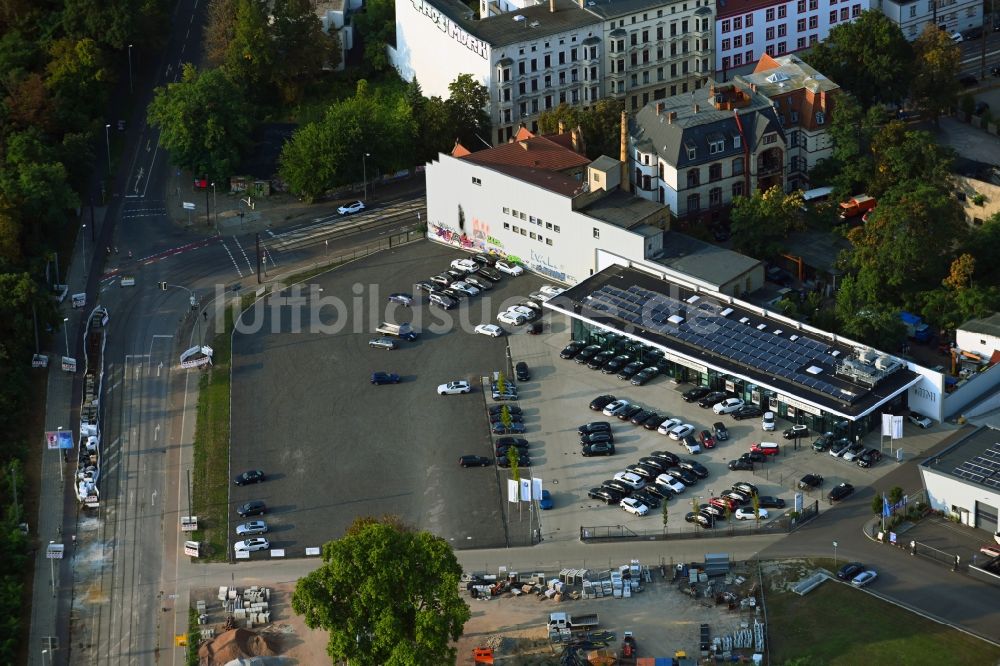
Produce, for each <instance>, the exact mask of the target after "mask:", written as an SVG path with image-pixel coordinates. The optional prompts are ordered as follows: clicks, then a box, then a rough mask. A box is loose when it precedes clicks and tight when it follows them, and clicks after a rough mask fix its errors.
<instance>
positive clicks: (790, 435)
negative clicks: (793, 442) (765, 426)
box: [781, 424, 809, 439]
mask: <svg viewBox="0 0 1000 666" xmlns="http://www.w3.org/2000/svg"><path fill="white" fill-rule="evenodd" d="M781 436H782V437H784V438H785V439H798V438H800V437H808V436H809V426H806V425H802V424H797V425H793V426H792V427H791V428H788V429H787V430H785V432H783V433H781Z"/></svg>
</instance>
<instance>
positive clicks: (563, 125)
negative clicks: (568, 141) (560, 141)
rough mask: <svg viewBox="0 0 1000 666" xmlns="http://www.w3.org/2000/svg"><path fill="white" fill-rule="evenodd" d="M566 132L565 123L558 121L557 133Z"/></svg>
mask: <svg viewBox="0 0 1000 666" xmlns="http://www.w3.org/2000/svg"><path fill="white" fill-rule="evenodd" d="M565 132H566V123H564V122H563V121H561V120H560V121H559V133H560V134H564V133H565Z"/></svg>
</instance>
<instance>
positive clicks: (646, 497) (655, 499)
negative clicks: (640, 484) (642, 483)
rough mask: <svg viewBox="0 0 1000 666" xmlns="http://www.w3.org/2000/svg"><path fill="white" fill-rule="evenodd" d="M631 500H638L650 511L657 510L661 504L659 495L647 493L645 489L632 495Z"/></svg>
mask: <svg viewBox="0 0 1000 666" xmlns="http://www.w3.org/2000/svg"><path fill="white" fill-rule="evenodd" d="M632 498H633V499H636V500H639V501H640V502H642V503H643V504H645V505H646V506H648V507H649V508H650V509H658V508H660V504H661V503H662V498H661V497H660V496H659V495H656V494H655V493H651V492H649V491H648V490H647V489H646V488H643V489H642V490H637V491H635V492H634V493H632Z"/></svg>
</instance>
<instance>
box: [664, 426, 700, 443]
mask: <svg viewBox="0 0 1000 666" xmlns="http://www.w3.org/2000/svg"><path fill="white" fill-rule="evenodd" d="M693 432H694V426H693V425H691V424H690V423H681V424H680V425H675V426H674V427H673V428H671V429H670V431H669V432H668V433H667V437H669V438H670V439H673V440H677V441H678V442H679V441H681V440H683V439H684V438H685V437H687V436H688V435H690V434H691V433H693Z"/></svg>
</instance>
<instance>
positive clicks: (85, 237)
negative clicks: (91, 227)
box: [80, 224, 87, 274]
mask: <svg viewBox="0 0 1000 666" xmlns="http://www.w3.org/2000/svg"><path fill="white" fill-rule="evenodd" d="M81 229H82V230H83V233H82V234H81V239H80V240H81V241H82V242H83V272H84V274H86V272H87V225H86V224H84V225H82V227H81Z"/></svg>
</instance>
